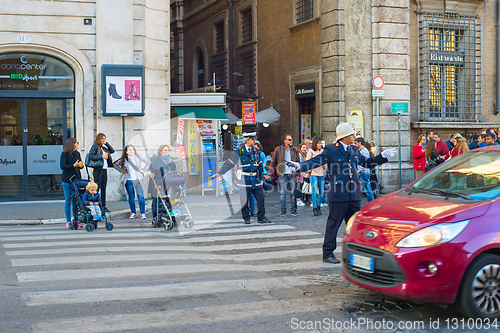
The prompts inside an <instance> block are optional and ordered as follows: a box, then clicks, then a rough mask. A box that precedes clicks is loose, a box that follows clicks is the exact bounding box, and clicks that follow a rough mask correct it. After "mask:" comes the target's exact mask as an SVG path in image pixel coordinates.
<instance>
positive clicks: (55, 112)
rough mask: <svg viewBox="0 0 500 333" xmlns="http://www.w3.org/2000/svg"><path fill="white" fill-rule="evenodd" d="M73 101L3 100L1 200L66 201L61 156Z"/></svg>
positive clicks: (0, 122) (70, 129)
mask: <svg viewBox="0 0 500 333" xmlns="http://www.w3.org/2000/svg"><path fill="white" fill-rule="evenodd" d="M73 114H74V112H73V99H3V98H2V99H0V134H1V136H2V141H1V142H0V201H13V200H50V199H63V198H64V195H63V190H62V184H61V172H62V171H61V168H60V155H61V152H62V149H63V144H64V142H65V141H66V139H67V138H68V137H70V136H74V120H73Z"/></svg>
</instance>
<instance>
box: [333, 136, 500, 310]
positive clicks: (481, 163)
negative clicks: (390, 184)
mask: <svg viewBox="0 0 500 333" xmlns="http://www.w3.org/2000/svg"><path fill="white" fill-rule="evenodd" d="M499 180H500V146H491V147H485V148H481V149H476V150H472V151H469V152H466V153H464V154H461V155H459V156H457V157H455V158H453V159H451V160H449V161H447V162H446V163H443V164H441V165H439V166H437V167H435V168H434V169H433V170H432V171H430V172H428V173H426V174H425V175H424V176H422V177H421V178H419V179H417V180H416V181H414V182H413V183H411V184H410V185H408V186H406V187H405V188H403V189H401V190H400V191H398V192H395V193H392V194H389V195H385V196H383V197H380V198H378V199H377V200H374V201H372V202H370V203H368V204H367V205H365V206H363V208H362V209H361V210H360V211H359V212H358V213H356V214H355V215H354V216H353V217H352V218H351V219H350V220H349V221H348V223H347V226H346V231H345V234H344V238H343V252H342V257H343V266H342V272H343V274H344V276H345V278H346V279H347V280H349V281H350V282H352V283H355V284H357V285H358V286H361V287H364V288H366V289H370V290H373V291H377V292H380V293H383V294H386V295H391V296H396V297H400V298H404V299H407V300H411V301H415V302H421V303H428V302H432V303H445V304H455V305H456V306H457V307H458V309H459V310H460V311H461V312H462V314H463V315H465V316H467V317H479V318H497V317H500V199H499V196H500V181H499Z"/></svg>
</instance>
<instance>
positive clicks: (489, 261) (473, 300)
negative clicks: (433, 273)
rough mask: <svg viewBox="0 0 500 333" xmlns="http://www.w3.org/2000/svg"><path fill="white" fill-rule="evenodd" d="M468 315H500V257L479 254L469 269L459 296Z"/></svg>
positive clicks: (481, 316) (464, 312)
mask: <svg viewBox="0 0 500 333" xmlns="http://www.w3.org/2000/svg"><path fill="white" fill-rule="evenodd" d="M457 306H458V309H459V310H460V312H461V313H462V314H463V315H464V316H466V317H472V318H498V317H500V257H499V256H497V255H494V254H481V255H479V256H478V257H477V258H476V259H475V260H474V261H473V262H472V264H471V265H470V266H469V268H468V269H467V271H466V273H465V275H464V279H463V282H462V286H461V290H460V292H459V295H458V298H457Z"/></svg>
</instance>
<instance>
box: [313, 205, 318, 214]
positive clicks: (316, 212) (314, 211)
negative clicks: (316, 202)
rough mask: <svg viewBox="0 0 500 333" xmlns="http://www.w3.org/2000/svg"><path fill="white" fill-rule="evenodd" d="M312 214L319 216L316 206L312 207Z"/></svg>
mask: <svg viewBox="0 0 500 333" xmlns="http://www.w3.org/2000/svg"><path fill="white" fill-rule="evenodd" d="M313 213H314V216H319V212H318V207H314V208H313Z"/></svg>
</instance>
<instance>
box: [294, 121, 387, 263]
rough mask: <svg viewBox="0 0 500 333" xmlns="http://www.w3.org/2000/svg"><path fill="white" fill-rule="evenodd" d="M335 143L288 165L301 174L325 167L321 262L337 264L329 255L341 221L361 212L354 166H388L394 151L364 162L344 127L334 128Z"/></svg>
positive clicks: (350, 132)
mask: <svg viewBox="0 0 500 333" xmlns="http://www.w3.org/2000/svg"><path fill="white" fill-rule="evenodd" d="M336 132H337V139H336V143H334V144H331V145H328V146H326V148H325V150H324V151H323V153H321V154H319V155H318V156H316V157H314V158H312V159H310V160H307V161H305V162H303V163H302V164H300V165H298V164H297V163H289V164H290V165H291V166H292V167H293V168H294V169H299V168H300V171H301V172H304V171H307V170H311V169H314V168H317V167H318V166H321V165H324V164H327V165H328V171H329V172H330V186H331V189H330V191H329V192H328V201H330V203H329V205H328V206H329V207H330V213H329V215H328V220H327V222H326V231H325V240H324V242H323V261H324V262H326V263H330V264H338V263H340V260H338V259H337V258H336V257H335V255H334V254H333V251H335V249H336V247H337V233H338V230H339V227H340V225H341V224H342V221H343V220H345V221H346V223H347V221H348V220H349V219H350V218H351V216H352V215H353V214H354V213H355V212H357V211H359V210H360V209H361V205H360V201H361V182H360V180H359V177H358V173H357V170H356V169H357V167H358V164H359V165H362V166H364V167H366V168H369V167H370V166H374V165H380V164H382V163H386V162H388V159H387V157H392V156H394V154H395V150H394V149H387V150H385V151H383V152H382V154H380V155H377V156H375V157H373V158H371V157H370V158H366V157H365V156H363V155H361V154H360V153H359V149H358V148H357V147H356V146H353V145H352V144H353V143H354V140H355V138H356V137H355V135H356V131H355V130H354V129H353V128H352V126H351V125H349V124H348V123H341V124H339V125H338V126H337V129H336Z"/></svg>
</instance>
